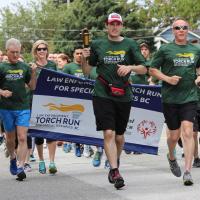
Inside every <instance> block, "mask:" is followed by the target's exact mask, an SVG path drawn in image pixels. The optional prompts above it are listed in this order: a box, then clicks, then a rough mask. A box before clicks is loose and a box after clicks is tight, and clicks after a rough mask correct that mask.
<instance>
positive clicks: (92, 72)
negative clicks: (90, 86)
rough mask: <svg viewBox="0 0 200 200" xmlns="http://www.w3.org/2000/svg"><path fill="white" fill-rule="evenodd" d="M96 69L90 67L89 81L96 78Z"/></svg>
mask: <svg viewBox="0 0 200 200" xmlns="http://www.w3.org/2000/svg"><path fill="white" fill-rule="evenodd" d="M97 76H98V74H97V67H92V69H91V71H90V74H89V76H88V78H89V79H92V80H95V79H96V78H97Z"/></svg>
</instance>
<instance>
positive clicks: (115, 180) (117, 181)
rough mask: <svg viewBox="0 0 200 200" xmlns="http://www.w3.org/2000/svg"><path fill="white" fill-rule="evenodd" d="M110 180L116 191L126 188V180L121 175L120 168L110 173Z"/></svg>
mask: <svg viewBox="0 0 200 200" xmlns="http://www.w3.org/2000/svg"><path fill="white" fill-rule="evenodd" d="M108 180H109V182H110V183H111V184H114V187H115V188H116V189H120V188H122V187H123V186H125V184H124V179H123V178H122V176H121V175H120V173H119V170H118V168H116V169H111V170H110V171H109V173H108Z"/></svg>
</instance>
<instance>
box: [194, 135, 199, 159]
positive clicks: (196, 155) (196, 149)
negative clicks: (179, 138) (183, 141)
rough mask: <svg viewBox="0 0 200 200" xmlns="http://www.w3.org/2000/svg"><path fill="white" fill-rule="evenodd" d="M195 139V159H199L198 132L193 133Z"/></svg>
mask: <svg viewBox="0 0 200 200" xmlns="http://www.w3.org/2000/svg"><path fill="white" fill-rule="evenodd" d="M193 138H194V159H195V158H198V157H199V153H198V145H199V144H198V132H193Z"/></svg>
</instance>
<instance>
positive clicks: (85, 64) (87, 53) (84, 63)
mask: <svg viewBox="0 0 200 200" xmlns="http://www.w3.org/2000/svg"><path fill="white" fill-rule="evenodd" d="M89 57H90V49H89V48H84V49H83V54H82V58H81V68H82V70H83V74H84V75H87V76H88V75H89V74H90V71H91V69H92V66H91V65H89V63H88V58H89Z"/></svg>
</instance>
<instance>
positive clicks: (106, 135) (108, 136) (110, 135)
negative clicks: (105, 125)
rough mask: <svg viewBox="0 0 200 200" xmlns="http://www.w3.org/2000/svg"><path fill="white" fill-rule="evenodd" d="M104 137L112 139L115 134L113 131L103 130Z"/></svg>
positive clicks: (107, 139) (108, 139)
mask: <svg viewBox="0 0 200 200" xmlns="http://www.w3.org/2000/svg"><path fill="white" fill-rule="evenodd" d="M104 139H105V140H106V141H110V140H114V139H115V134H114V133H113V131H106V132H104Z"/></svg>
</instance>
